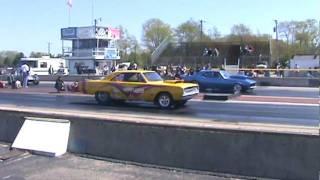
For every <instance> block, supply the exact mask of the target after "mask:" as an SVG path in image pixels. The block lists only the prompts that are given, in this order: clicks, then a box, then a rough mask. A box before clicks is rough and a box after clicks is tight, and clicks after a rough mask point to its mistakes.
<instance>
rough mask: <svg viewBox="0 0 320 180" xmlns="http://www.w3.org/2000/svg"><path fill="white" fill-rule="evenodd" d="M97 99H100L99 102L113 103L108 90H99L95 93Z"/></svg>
mask: <svg viewBox="0 0 320 180" xmlns="http://www.w3.org/2000/svg"><path fill="white" fill-rule="evenodd" d="M95 99H96V100H97V101H98V103H99V104H103V105H109V104H110V103H111V98H110V95H109V93H106V92H97V93H96V94H95Z"/></svg>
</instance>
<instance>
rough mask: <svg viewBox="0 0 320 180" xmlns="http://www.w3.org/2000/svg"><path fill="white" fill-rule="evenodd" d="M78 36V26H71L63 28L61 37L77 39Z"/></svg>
mask: <svg viewBox="0 0 320 180" xmlns="http://www.w3.org/2000/svg"><path fill="white" fill-rule="evenodd" d="M75 38H77V28H75V27H69V28H62V29H61V39H75Z"/></svg>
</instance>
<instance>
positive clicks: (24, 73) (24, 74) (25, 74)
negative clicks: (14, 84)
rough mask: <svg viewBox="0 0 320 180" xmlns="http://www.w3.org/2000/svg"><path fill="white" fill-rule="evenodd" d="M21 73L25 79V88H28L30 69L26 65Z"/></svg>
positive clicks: (22, 67)
mask: <svg viewBox="0 0 320 180" xmlns="http://www.w3.org/2000/svg"><path fill="white" fill-rule="evenodd" d="M21 72H22V78H23V84H22V85H23V87H24V88H28V77H29V72H30V67H29V66H28V65H27V64H26V63H24V64H23V65H22V66H21Z"/></svg>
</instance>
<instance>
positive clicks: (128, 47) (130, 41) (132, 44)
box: [118, 26, 139, 61]
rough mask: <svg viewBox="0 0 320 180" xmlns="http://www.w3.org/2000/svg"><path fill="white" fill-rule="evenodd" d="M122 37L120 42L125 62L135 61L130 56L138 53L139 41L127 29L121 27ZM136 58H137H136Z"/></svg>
mask: <svg viewBox="0 0 320 180" xmlns="http://www.w3.org/2000/svg"><path fill="white" fill-rule="evenodd" d="M119 29H120V33H121V37H120V40H118V46H119V50H120V56H121V58H122V60H124V61H128V60H129V61H130V60H133V59H132V57H130V54H132V53H136V51H137V48H138V47H139V45H138V41H137V39H136V37H135V36H133V35H131V34H130V33H129V32H128V30H127V29H125V28H123V27H122V26H119ZM134 57H135V56H134Z"/></svg>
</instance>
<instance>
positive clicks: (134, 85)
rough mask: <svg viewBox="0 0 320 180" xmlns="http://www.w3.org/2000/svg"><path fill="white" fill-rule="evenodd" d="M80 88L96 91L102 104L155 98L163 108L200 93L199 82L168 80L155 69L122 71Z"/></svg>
mask: <svg viewBox="0 0 320 180" xmlns="http://www.w3.org/2000/svg"><path fill="white" fill-rule="evenodd" d="M80 90H81V91H82V92H84V93H87V94H93V95H95V99H96V100H97V101H98V103H100V104H111V103H113V102H123V101H145V102H154V103H155V104H157V105H158V106H159V107H160V108H165V109H167V108H171V107H177V106H181V105H184V104H185V103H186V102H187V101H188V100H190V99H191V98H192V97H193V96H195V95H197V94H198V93H199V87H198V85H196V84H192V83H184V82H183V81H179V80H178V81H177V80H169V81H164V80H163V79H162V78H161V77H160V75H159V74H158V73H156V72H154V71H140V70H130V71H118V72H114V73H112V74H110V75H108V76H106V77H104V78H103V79H101V80H85V81H83V82H82V83H81V84H80Z"/></svg>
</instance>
